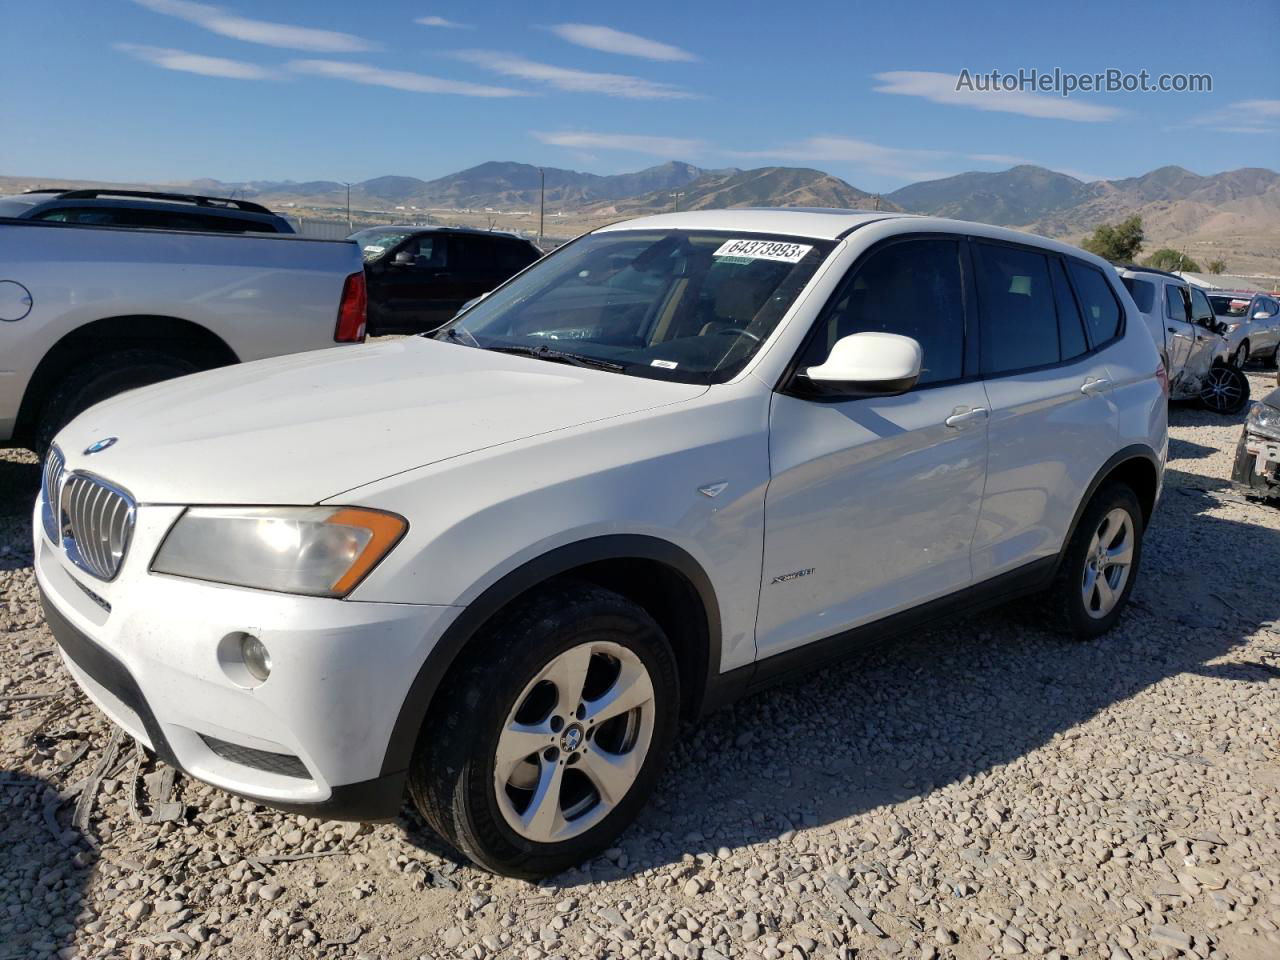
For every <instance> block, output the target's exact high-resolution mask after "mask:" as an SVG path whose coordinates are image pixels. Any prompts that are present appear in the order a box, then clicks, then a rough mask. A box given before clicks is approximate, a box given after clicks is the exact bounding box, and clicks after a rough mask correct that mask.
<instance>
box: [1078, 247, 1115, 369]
mask: <svg viewBox="0 0 1280 960" xmlns="http://www.w3.org/2000/svg"><path fill="white" fill-rule="evenodd" d="M1071 279H1072V281H1074V283H1075V287H1076V295H1077V296H1078V297H1079V298H1080V309H1082V310H1083V311H1084V322H1085V326H1086V327H1088V328H1089V340H1090V342H1092V343H1093V345H1094V346H1095V347H1096V346H1098V345H1099V344H1101V343H1106V342H1107V341H1108V340H1111V339H1113V338H1114V337H1117V336H1119V335H1120V325H1121V322H1122V321H1123V319H1124V313H1123V311H1121V309H1120V301H1119V300H1117V299H1116V295H1115V292H1114V291H1113V290H1112V289H1111V284H1109V283H1107V278H1106V277H1104V276H1103V275H1102V271H1101V270H1099V269H1097V268H1096V267H1091V266H1089V265H1088V264H1086V263H1077V262H1075V261H1074V260H1073V261H1071Z"/></svg>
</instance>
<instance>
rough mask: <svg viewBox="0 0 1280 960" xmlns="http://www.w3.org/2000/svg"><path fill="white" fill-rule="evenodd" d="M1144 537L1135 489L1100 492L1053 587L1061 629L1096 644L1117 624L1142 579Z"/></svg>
mask: <svg viewBox="0 0 1280 960" xmlns="http://www.w3.org/2000/svg"><path fill="white" fill-rule="evenodd" d="M1142 533H1143V525H1142V507H1141V506H1140V505H1139V504H1138V497H1137V495H1136V494H1135V493H1134V492H1133V490H1132V489H1131V488H1130V487H1128V486H1126V485H1124V484H1115V485H1112V486H1109V487H1104V488H1103V489H1102V490H1100V491H1099V492H1098V493H1096V494H1094V497H1093V500H1091V501H1090V502H1089V506H1088V507H1086V508H1085V511H1084V514H1083V515H1082V516H1081V517H1080V522H1079V524H1078V525H1077V526H1076V530H1075V533H1074V534H1073V535H1072V537H1071V542H1070V543H1069V544H1068V545H1067V550H1066V553H1065V554H1064V555H1063V558H1062V563H1061V565H1060V566H1059V568H1058V574H1057V577H1056V579H1055V580H1054V584H1053V587H1052V588H1051V593H1050V600H1051V612H1052V613H1053V615H1054V618H1055V619H1056V620H1057V623H1058V626H1060V627H1062V628H1063V629H1064V630H1065V631H1066V632H1068V633H1070V634H1071V635H1072V636H1073V637H1075V638H1076V639H1078V640H1092V639H1093V638H1094V637H1097V636H1100V635H1101V634H1103V633H1106V632H1107V631H1108V630H1110V629H1111V628H1112V627H1113V626H1114V625H1115V622H1116V621H1117V620H1119V619H1120V613H1121V612H1122V611H1123V610H1124V606H1125V604H1126V603H1128V602H1129V594H1130V592H1131V591H1132V590H1133V584H1134V581H1135V579H1136V578H1137V575H1138V565H1139V563H1140V561H1141V560H1142Z"/></svg>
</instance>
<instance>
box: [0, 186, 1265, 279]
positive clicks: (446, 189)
mask: <svg viewBox="0 0 1280 960" xmlns="http://www.w3.org/2000/svg"><path fill="white" fill-rule="evenodd" d="M544 173H545V176H546V201H547V213H548V215H550V216H555V217H556V218H557V219H556V223H557V225H558V226H557V229H560V230H569V231H571V232H572V231H573V230H576V229H578V228H577V227H574V226H571V224H572V223H576V224H579V225H581V224H583V223H586V224H590V225H595V224H599V223H601V222H605V221H608V220H612V219H621V218H623V217H629V216H638V215H642V214H645V213H655V212H659V211H664V210H670V209H671V208H672V206H673V205H674V203H675V198H673V197H672V193H674V192H679V193H680V194H681V197H680V198H679V199H680V206H681V207H683V208H685V209H695V210H704V209H713V208H718V207H754V206H792V207H794V206H823V207H863V208H865V207H873V206H875V205H876V203H877V200H876V198H875V197H873V196H872V195H870V194H868V193H867V192H866V191H864V190H860V189H858V188H857V187H854V186H852V185H850V184H848V183H846V182H845V181H843V180H841V179H839V178H838V177H834V176H832V175H830V174H828V173H825V172H823V171H821V170H813V169H809V168H803V167H761V168H759V169H755V170H738V169H726V170H706V169H703V168H700V167H696V166H694V165H693V164H689V163H683V162H679V161H671V162H669V163H663V164H659V165H657V166H653V167H649V168H647V169H644V170H639V171H636V172H634V173H621V174H613V175H602V174H594V173H583V172H580V171H576V170H565V169H560V168H558V167H546V168H545V169H544ZM107 185H110V186H116V187H129V186H132V187H135V188H136V186H137V185H136V184H119V183H117V184H103V183H102V182H101V181H85V180H74V181H73V180H53V179H48V178H43V179H37V178H29V177H3V176H0V192H11V191H19V190H25V189H30V188H31V187H34V186H66V187H75V186H107ZM538 185H539V177H538V168H537V167H535V166H533V165H531V164H527V163H515V162H511V161H491V162H488V163H482V164H480V165H478V166H475V167H471V168H469V169H467V170H462V171H459V172H458V173H453V174H449V175H448V176H444V177H437V178H436V179H434V180H421V179H419V178H417V177H410V176H384V177H375V178H374V179H372V180H365V181H363V182H361V183H354V184H352V186H351V205H352V209H353V210H356V211H362V212H367V213H368V214H374V213H377V212H382V213H383V214H384V215H386V216H388V217H391V218H395V217H403V216H409V217H414V216H417V215H419V214H413V213H408V214H406V213H402V212H400V211H406V210H410V209H412V208H417V209H418V210H419V211H425V210H431V211H433V212H435V213H440V214H441V215H443V216H445V217H447V216H448V215H449V214H448V212H447V211H458V210H470V211H476V212H477V214H472V215H471V216H472V217H473V222H476V221H477V220H478V222H480V223H483V222H484V219H485V217H486V216H487V214H485V213H484V211H486V210H487V209H492V210H493V211H496V212H501V213H503V214H511V213H512V212H513V211H515V212H518V211H531V210H532V211H535V212H536V210H537V205H538ZM156 186H158V187H159V188H161V189H179V190H189V191H197V192H201V193H208V194H212V195H215V196H236V197H243V198H251V199H254V200H258V201H259V202H262V203H266V204H268V205H270V206H274V207H276V208H280V209H285V210H286V212H287V211H289V210H292V209H296V210H307V209H310V210H312V211H316V210H319V211H334V210H341V209H342V208H343V207H344V206H345V204H346V191H347V187H346V185H345V184H342V183H339V182H337V181H334V180H311V181H302V182H296V181H287V180H286V181H267V180H257V181H246V182H242V183H227V182H223V181H219V180H209V179H201V180H190V181H184V182H181V183H170V184H158V185H156ZM878 202H879V206H880V209H882V210H905V211H908V212H911V213H923V214H931V215H935V216H945V217H953V218H956V219H961V220H976V221H980V222H983V223H994V224H999V225H1002V226H1011V227H1018V228H1020V229H1026V230H1030V231H1031V232H1034V233H1040V234H1044V235H1046V236H1051V237H1060V238H1063V239H1066V240H1069V241H1073V242H1078V241H1079V240H1080V239H1082V238H1083V237H1084V236H1087V235H1088V234H1089V233H1090V232H1091V231H1092V230H1093V229H1094V228H1095V227H1097V226H1098V225H1099V224H1101V223H1107V222H1115V221H1116V220H1119V219H1122V218H1123V217H1126V216H1129V215H1131V214H1138V215H1140V216H1141V217H1142V218H1143V223H1144V225H1145V227H1146V233H1147V237H1148V240H1147V244H1146V249H1147V250H1148V251H1150V250H1154V249H1157V248H1158V247H1161V246H1168V247H1173V248H1175V249H1179V250H1186V251H1187V252H1188V253H1189V254H1190V255H1191V256H1193V257H1195V258H1196V259H1197V260H1201V261H1202V262H1203V260H1205V259H1213V258H1215V257H1223V258H1224V259H1226V261H1227V263H1228V266H1229V268H1230V269H1232V270H1234V271H1253V272H1256V273H1262V274H1267V275H1273V276H1274V275H1280V173H1276V172H1275V171H1274V170H1265V169H1260V168H1244V169H1240V170H1229V171H1226V172H1223V173H1216V174H1211V175H1208V176H1205V175H1201V174H1197V173H1194V172H1192V171H1190V170H1186V169H1184V168H1182V167H1177V166H1166V167H1160V168H1159V169H1157V170H1152V171H1150V172H1149V173H1145V174H1143V175H1141V176H1138V177H1126V178H1124V179H1121V180H1100V181H1095V182H1091V183H1090V182H1085V181H1083V180H1080V179H1078V178H1076V177H1072V176H1069V175H1067V174H1064V173H1059V172H1057V171H1054V170H1048V169H1046V168H1044V167H1036V166H1031V165H1022V166H1016V167H1013V168H1011V169H1009V170H1004V171H1000V172H970V173H961V174H958V175H956V176H952V177H945V178H942V179H939V180H928V181H923V182H921V183H913V184H910V185H909V186H905V187H902V188H901V189H898V190H895V191H893V192H892V193H889V194H887V195H885V196H883V197H881V198H880V199H879V201H878ZM561 214H563V217H561V216H560V215H561ZM320 215H321V216H324V215H325V214H324V213H321V214H320ZM329 215H332V214H329ZM535 215H536V213H535ZM463 216H464V218H465V216H466V215H463Z"/></svg>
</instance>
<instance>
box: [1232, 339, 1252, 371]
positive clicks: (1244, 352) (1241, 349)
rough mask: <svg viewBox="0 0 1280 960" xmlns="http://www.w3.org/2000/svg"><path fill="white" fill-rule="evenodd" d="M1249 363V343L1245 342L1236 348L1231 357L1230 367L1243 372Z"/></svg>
mask: <svg viewBox="0 0 1280 960" xmlns="http://www.w3.org/2000/svg"><path fill="white" fill-rule="evenodd" d="M1248 362H1249V341H1248V340H1246V341H1244V342H1243V343H1242V344H1240V346H1238V347H1236V352H1235V353H1233V354H1232V355H1231V365H1232V366H1233V367H1235V368H1236V369H1238V370H1243V369H1244V365H1245V364H1246V363H1248Z"/></svg>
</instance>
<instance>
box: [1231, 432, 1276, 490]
mask: <svg viewBox="0 0 1280 960" xmlns="http://www.w3.org/2000/svg"><path fill="white" fill-rule="evenodd" d="M1231 480H1232V481H1233V483H1234V484H1235V486H1236V488H1237V489H1238V490H1240V491H1241V492H1243V493H1246V494H1249V495H1250V496H1254V497H1277V498H1280V441H1277V440H1269V439H1267V438H1266V437H1262V436H1259V435H1258V434H1251V433H1249V429H1248V427H1245V429H1244V430H1242V431H1241V433H1240V442H1239V443H1238V444H1236V459H1235V464H1234V465H1233V466H1232V469H1231Z"/></svg>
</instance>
